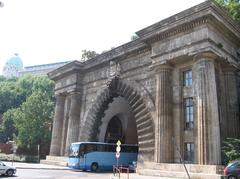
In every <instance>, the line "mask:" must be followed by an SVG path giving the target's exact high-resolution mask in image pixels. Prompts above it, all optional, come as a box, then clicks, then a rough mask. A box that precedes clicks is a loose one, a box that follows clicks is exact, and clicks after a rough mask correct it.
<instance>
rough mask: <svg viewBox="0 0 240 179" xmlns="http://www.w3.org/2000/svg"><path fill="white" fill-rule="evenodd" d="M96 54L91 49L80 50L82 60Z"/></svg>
mask: <svg viewBox="0 0 240 179" xmlns="http://www.w3.org/2000/svg"><path fill="white" fill-rule="evenodd" d="M97 55H98V54H97V53H96V52H95V51H91V50H82V58H81V60H82V61H86V60H89V59H91V58H94V57H96V56H97Z"/></svg>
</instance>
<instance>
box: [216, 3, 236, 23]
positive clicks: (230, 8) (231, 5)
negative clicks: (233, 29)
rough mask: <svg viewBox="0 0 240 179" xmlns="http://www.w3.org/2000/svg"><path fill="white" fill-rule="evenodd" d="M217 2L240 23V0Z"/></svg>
mask: <svg viewBox="0 0 240 179" xmlns="http://www.w3.org/2000/svg"><path fill="white" fill-rule="evenodd" d="M215 1H216V2H217V3H218V4H220V5H221V6H222V7H224V8H225V9H226V10H227V11H228V12H229V14H230V16H231V17H232V18H233V19H234V20H236V21H237V22H238V23H240V0H215Z"/></svg>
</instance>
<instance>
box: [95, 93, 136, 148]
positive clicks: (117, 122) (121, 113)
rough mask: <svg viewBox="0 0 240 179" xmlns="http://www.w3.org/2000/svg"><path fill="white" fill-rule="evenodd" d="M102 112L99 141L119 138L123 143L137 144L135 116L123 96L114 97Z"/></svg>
mask: <svg viewBox="0 0 240 179" xmlns="http://www.w3.org/2000/svg"><path fill="white" fill-rule="evenodd" d="M104 113H105V116H104V117H103V119H102V125H101V126H100V135H99V141H101V142H108V143H116V142H117V141H118V140H120V141H121V143H123V144H138V136H137V128H136V122H135V118H134V116H133V114H132V112H131V108H130V106H129V104H128V102H127V101H126V100H125V99H124V98H123V97H117V98H114V99H113V102H112V103H110V104H109V105H108V109H107V110H106V111H105V112H104Z"/></svg>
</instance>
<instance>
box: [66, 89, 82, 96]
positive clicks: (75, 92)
mask: <svg viewBox="0 0 240 179" xmlns="http://www.w3.org/2000/svg"><path fill="white" fill-rule="evenodd" d="M81 95H82V93H81V92H79V91H71V92H70V93H68V96H69V97H71V98H75V97H80V96H81Z"/></svg>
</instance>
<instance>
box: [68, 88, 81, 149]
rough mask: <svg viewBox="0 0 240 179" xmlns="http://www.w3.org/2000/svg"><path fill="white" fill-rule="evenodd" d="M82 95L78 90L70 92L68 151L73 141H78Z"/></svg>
mask: <svg viewBox="0 0 240 179" xmlns="http://www.w3.org/2000/svg"><path fill="white" fill-rule="evenodd" d="M80 109H81V95H80V93H78V92H73V93H71V94H70V109H69V120H68V129H67V139H66V151H68V149H69V146H70V144H71V143H73V142H78V135H79V123H80Z"/></svg>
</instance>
